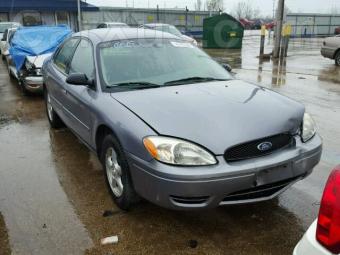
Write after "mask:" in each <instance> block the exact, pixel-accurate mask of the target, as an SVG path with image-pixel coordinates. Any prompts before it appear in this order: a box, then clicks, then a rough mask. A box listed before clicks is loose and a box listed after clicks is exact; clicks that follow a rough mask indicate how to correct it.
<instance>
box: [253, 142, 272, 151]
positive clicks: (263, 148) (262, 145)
mask: <svg viewBox="0 0 340 255" xmlns="http://www.w3.org/2000/svg"><path fill="white" fill-rule="evenodd" d="M272 147H273V144H272V143H271V142H263V143H260V144H259V145H258V146H257V149H258V150H259V151H268V150H270V149H271V148H272Z"/></svg>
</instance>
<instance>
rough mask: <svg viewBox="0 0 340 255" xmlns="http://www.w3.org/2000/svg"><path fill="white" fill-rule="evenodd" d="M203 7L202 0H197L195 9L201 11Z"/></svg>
mask: <svg viewBox="0 0 340 255" xmlns="http://www.w3.org/2000/svg"><path fill="white" fill-rule="evenodd" d="M201 8H202V0H197V2H196V3H195V10H196V11H200V10H201Z"/></svg>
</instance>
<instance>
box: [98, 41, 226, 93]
mask: <svg viewBox="0 0 340 255" xmlns="http://www.w3.org/2000/svg"><path fill="white" fill-rule="evenodd" d="M99 58H100V63H101V68H100V70H101V77H102V79H103V81H104V83H105V85H106V86H107V87H109V88H114V87H118V86H119V84H125V85H126V83H145V84H152V85H159V86H168V85H170V84H172V85H181V84H189V83H191V84H192V83H196V82H203V81H208V80H229V79H231V78H232V77H231V75H230V74H229V73H228V72H227V71H226V70H225V69H224V68H223V67H222V66H221V65H219V64H218V63H217V62H215V61H214V60H213V59H211V58H210V57H209V56H208V55H207V54H206V53H204V52H203V51H202V50H200V49H198V48H197V47H195V46H193V45H192V44H190V43H188V42H183V41H180V40H174V39H156V40H155V39H138V40H126V41H115V42H107V43H102V44H101V45H100V46H99ZM203 78H204V79H203ZM180 80H184V81H182V82H180Z"/></svg>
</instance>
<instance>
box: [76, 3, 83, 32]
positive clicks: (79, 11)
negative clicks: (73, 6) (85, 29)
mask: <svg viewBox="0 0 340 255" xmlns="http://www.w3.org/2000/svg"><path fill="white" fill-rule="evenodd" d="M77 3H78V29H79V31H81V30H82V24H81V10H80V0H77Z"/></svg>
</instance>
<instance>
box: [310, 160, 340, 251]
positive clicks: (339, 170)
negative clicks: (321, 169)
mask: <svg viewBox="0 0 340 255" xmlns="http://www.w3.org/2000/svg"><path fill="white" fill-rule="evenodd" d="M316 239H317V240H318V241H319V243H320V244H321V245H322V246H324V247H325V248H326V249H327V250H329V251H330V252H332V253H335V254H339V253H340V166H338V167H336V168H335V169H334V170H333V172H332V173H331V175H330V176H329V178H328V181H327V184H326V187H325V190H324V193H323V197H322V201H321V206H320V211H319V219H318V225H317V230H316Z"/></svg>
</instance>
